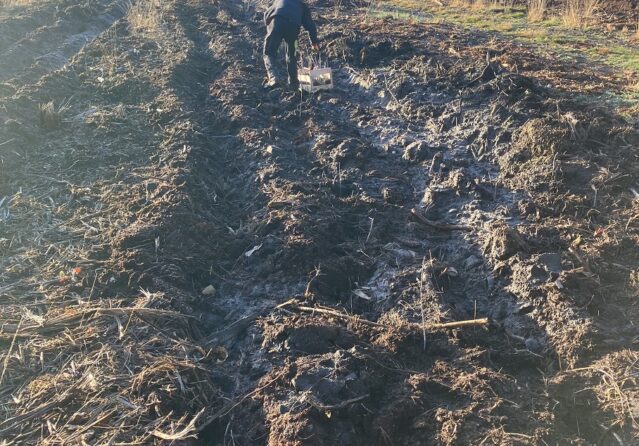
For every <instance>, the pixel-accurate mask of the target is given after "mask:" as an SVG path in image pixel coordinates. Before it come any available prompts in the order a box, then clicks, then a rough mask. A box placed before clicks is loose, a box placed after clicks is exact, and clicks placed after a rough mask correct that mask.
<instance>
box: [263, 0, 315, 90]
mask: <svg viewBox="0 0 639 446" xmlns="http://www.w3.org/2000/svg"><path fill="white" fill-rule="evenodd" d="M264 22H265V23H266V29H267V33H266V39H265V40H264V65H265V67H266V74H267V76H268V81H267V83H266V86H267V88H274V87H276V86H278V85H280V84H283V82H282V79H281V78H280V76H279V67H278V66H277V60H276V58H277V51H278V48H279V46H280V44H281V43H282V40H284V41H285V42H286V68H287V71H288V82H289V85H290V86H291V88H294V89H297V88H298V87H299V81H298V79H297V54H296V43H297V37H298V35H299V33H300V27H302V26H303V27H304V29H306V31H308V34H309V36H310V38H311V44H312V49H313V51H314V52H319V39H318V37H317V27H316V26H315V22H313V18H312V17H311V10H310V8H309V7H308V5H307V4H306V3H305V2H303V1H302V0H275V1H274V2H273V5H272V6H271V7H270V8H269V9H267V10H266V12H265V13H264Z"/></svg>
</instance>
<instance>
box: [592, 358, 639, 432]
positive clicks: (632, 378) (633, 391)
mask: <svg viewBox="0 0 639 446" xmlns="http://www.w3.org/2000/svg"><path fill="white" fill-rule="evenodd" d="M590 369H591V370H592V371H593V372H595V374H596V375H598V377H599V383H598V385H596V386H595V393H596V395H597V398H598V399H599V403H600V404H601V407H602V408H603V409H604V410H606V411H608V412H609V413H612V414H615V420H614V423H615V424H617V425H619V426H624V427H629V428H631V429H632V430H633V431H637V430H638V429H639V423H638V420H637V417H639V353H637V352H634V351H632V350H622V351H620V352H616V353H612V354H610V355H608V356H606V357H604V358H602V359H601V360H600V361H599V362H598V363H597V364H595V365H594V366H593V367H591V368H590Z"/></svg>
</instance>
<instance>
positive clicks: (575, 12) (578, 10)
mask: <svg viewBox="0 0 639 446" xmlns="http://www.w3.org/2000/svg"><path fill="white" fill-rule="evenodd" d="M600 6H601V0H566V6H565V8H564V12H563V16H562V19H563V21H564V24H565V25H566V26H572V27H576V28H582V27H584V26H586V25H587V24H588V22H589V21H591V20H592V19H593V17H594V14H595V12H596V11H597V9H599V7H600Z"/></svg>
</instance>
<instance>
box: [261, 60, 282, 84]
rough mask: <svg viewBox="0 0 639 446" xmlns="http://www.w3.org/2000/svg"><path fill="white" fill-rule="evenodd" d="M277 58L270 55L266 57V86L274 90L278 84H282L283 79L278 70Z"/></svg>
mask: <svg viewBox="0 0 639 446" xmlns="http://www.w3.org/2000/svg"><path fill="white" fill-rule="evenodd" d="M274 59H275V58H274V57H272V56H269V55H264V67H265V68H266V76H267V78H268V80H267V82H266V86H267V87H269V88H273V87H275V86H277V85H278V84H281V79H280V76H279V73H278V70H277V65H276V62H275V60H274Z"/></svg>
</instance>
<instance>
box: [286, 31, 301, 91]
mask: <svg viewBox="0 0 639 446" xmlns="http://www.w3.org/2000/svg"><path fill="white" fill-rule="evenodd" d="M298 35H299V27H297V26H291V27H290V29H288V30H287V33H286V35H285V39H286V69H287V71H288V82H289V84H290V85H291V86H292V87H295V88H297V87H298V86H299V81H298V79H297V36H298Z"/></svg>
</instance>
